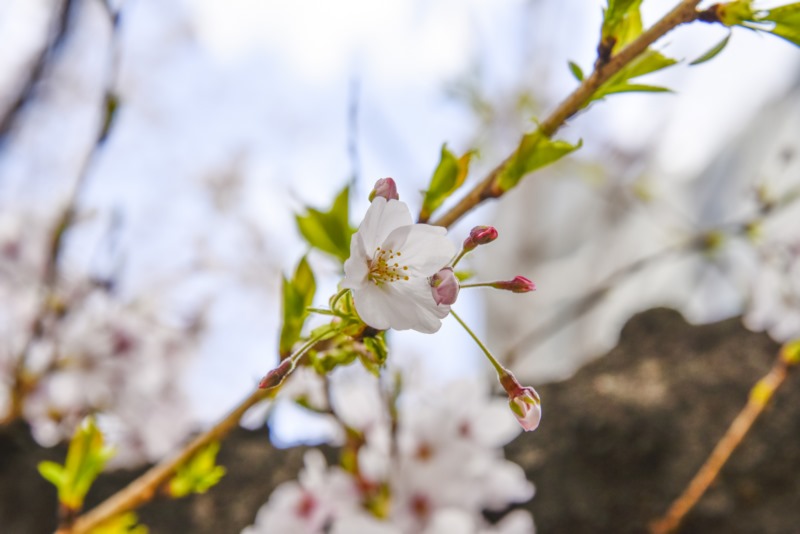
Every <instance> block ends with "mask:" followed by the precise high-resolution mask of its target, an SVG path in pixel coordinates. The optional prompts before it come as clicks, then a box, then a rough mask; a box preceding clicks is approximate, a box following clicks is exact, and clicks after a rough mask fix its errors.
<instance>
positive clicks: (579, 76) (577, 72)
mask: <svg viewBox="0 0 800 534" xmlns="http://www.w3.org/2000/svg"><path fill="white" fill-rule="evenodd" d="M568 65H569V71H570V72H571V73H572V75H573V76H575V79H576V80H578V81H579V82H582V81H583V70H581V68H580V66H579V65H578V64H577V63H575V62H574V61H570V62H569V63H568Z"/></svg>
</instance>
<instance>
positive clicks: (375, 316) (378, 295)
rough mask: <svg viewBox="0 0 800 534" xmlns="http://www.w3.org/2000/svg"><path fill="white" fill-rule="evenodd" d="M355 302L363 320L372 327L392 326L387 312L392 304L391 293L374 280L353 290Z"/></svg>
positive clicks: (383, 328)
mask: <svg viewBox="0 0 800 534" xmlns="http://www.w3.org/2000/svg"><path fill="white" fill-rule="evenodd" d="M353 303H354V304H355V305H356V311H357V312H358V315H359V317H361V320H362V321H364V322H365V323H367V324H368V325H369V326H371V327H372V328H377V329H378V330H386V329H387V328H390V327H391V323H390V322H389V316H388V314H387V312H388V310H389V308H390V307H391V306H392V300H391V295H389V294H388V293H387V292H386V291H383V290H382V289H381V288H380V287H378V286H376V285H375V284H373V283H372V282H369V283H367V284H365V285H364V286H363V287H361V288H359V289H355V290H354V291H353Z"/></svg>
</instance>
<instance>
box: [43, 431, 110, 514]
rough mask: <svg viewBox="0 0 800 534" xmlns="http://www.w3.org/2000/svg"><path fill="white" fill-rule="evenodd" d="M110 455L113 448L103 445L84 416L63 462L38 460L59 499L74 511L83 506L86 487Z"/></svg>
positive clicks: (68, 508) (101, 436)
mask: <svg viewBox="0 0 800 534" xmlns="http://www.w3.org/2000/svg"><path fill="white" fill-rule="evenodd" d="M113 455H114V450H113V449H112V448H111V447H107V446H106V445H105V443H104V440H103V434H102V433H101V432H100V429H98V428H97V425H96V424H95V422H94V418H93V417H87V418H86V419H84V421H83V422H82V423H81V424H80V425H78V428H76V429H75V433H74V434H73V436H72V439H71V440H70V443H69V448H68V450H67V459H66V461H65V462H64V465H60V464H58V463H55V462H50V461H44V462H40V463H39V466H38V467H39V473H40V474H41V475H42V476H43V477H44V478H45V479H46V480H47V481H49V482H50V483H52V484H53V485H54V486H55V487H56V488H57V489H58V502H59V503H60V504H61V505H62V506H64V507H65V508H66V509H67V510H70V511H72V512H77V511H79V510H80V509H81V508H83V501H84V499H85V497H86V494H87V493H88V492H89V488H91V486H92V484H93V483H94V481H95V479H96V478H97V476H98V475H99V474H100V473H101V472H102V471H103V468H104V467H105V464H106V462H107V461H108V460H109V459H110V458H111V457H112V456H113Z"/></svg>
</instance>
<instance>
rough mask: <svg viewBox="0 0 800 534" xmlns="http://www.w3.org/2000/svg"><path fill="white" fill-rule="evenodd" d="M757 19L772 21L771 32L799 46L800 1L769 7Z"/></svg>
mask: <svg viewBox="0 0 800 534" xmlns="http://www.w3.org/2000/svg"><path fill="white" fill-rule="evenodd" d="M759 21H769V22H774V23H775V27H774V28H772V30H769V32H770V33H771V34H773V35H777V36H778V37H782V38H783V39H786V40H787V41H789V42H790V43H793V44H795V45H797V46H800V3H795V4H788V5H785V6H781V7H776V8H775V9H770V10H769V12H768V13H767V14H766V15H765V16H763V17H759Z"/></svg>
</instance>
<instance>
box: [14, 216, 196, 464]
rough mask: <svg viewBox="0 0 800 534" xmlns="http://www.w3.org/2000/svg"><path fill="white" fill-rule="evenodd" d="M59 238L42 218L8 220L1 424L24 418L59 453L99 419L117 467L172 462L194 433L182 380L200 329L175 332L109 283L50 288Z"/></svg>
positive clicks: (61, 278) (55, 283)
mask: <svg viewBox="0 0 800 534" xmlns="http://www.w3.org/2000/svg"><path fill="white" fill-rule="evenodd" d="M50 239H52V234H51V233H50V232H49V231H48V227H47V225H46V224H44V222H43V221H41V220H39V219H36V218H34V217H33V216H28V215H26V214H17V213H12V212H6V214H5V216H4V218H3V220H2V221H0V272H2V276H0V301H2V302H4V303H7V304H8V305H5V306H3V307H2V308H0V338H2V340H3V341H2V345H0V419H2V420H4V421H8V420H12V419H15V418H22V419H24V420H25V421H26V422H27V423H28V424H29V425H30V427H31V431H32V433H33V436H34V437H35V438H36V440H37V441H38V442H39V443H41V444H42V445H46V446H52V445H54V444H56V443H59V442H62V441H64V440H66V439H68V438H69V437H70V436H71V435H72V433H73V431H74V429H75V428H76V426H77V425H78V423H79V422H80V421H81V420H82V419H83V418H84V417H86V416H87V415H95V414H96V415H98V418H99V421H100V423H101V426H102V427H103V428H104V430H105V431H106V432H107V435H108V438H109V440H110V441H111V442H112V443H113V444H114V445H115V446H116V449H117V454H116V455H115V457H114V460H113V463H114V464H116V465H136V464H139V463H142V462H146V461H154V460H157V459H159V458H161V457H163V456H164V455H165V454H167V453H168V452H169V451H170V450H171V449H172V447H174V446H175V444H176V443H178V442H179V441H180V440H181V439H183V438H184V437H185V436H186V435H187V434H188V433H189V432H190V431H191V419H190V418H187V417H186V415H185V414H186V413H188V411H189V406H188V403H187V400H186V397H185V395H184V392H183V390H182V389H181V387H180V380H179V377H180V376H182V374H183V373H182V371H183V369H184V366H185V364H186V363H187V361H188V359H189V357H190V354H191V353H192V351H193V350H195V341H196V334H198V330H197V329H196V328H195V326H196V325H192V324H188V323H185V324H177V323H176V324H168V323H167V322H166V321H164V320H163V318H162V317H160V316H159V313H158V310H157V308H156V306H155V302H152V301H146V300H143V299H142V300H138V301H123V300H122V299H121V298H119V297H118V296H117V295H116V294H115V293H114V290H113V287H111V284H110V283H109V282H108V281H102V280H94V279H91V278H90V277H86V276H81V275H76V274H73V275H65V274H63V273H62V274H57V275H54V276H53V277H52V279H51V280H47V278H48V276H47V275H46V270H47V269H48V268H54V267H52V266H50V265H48V261H52V258H48V254H47V250H48V249H47V246H48V242H49V241H48V240H50Z"/></svg>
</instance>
